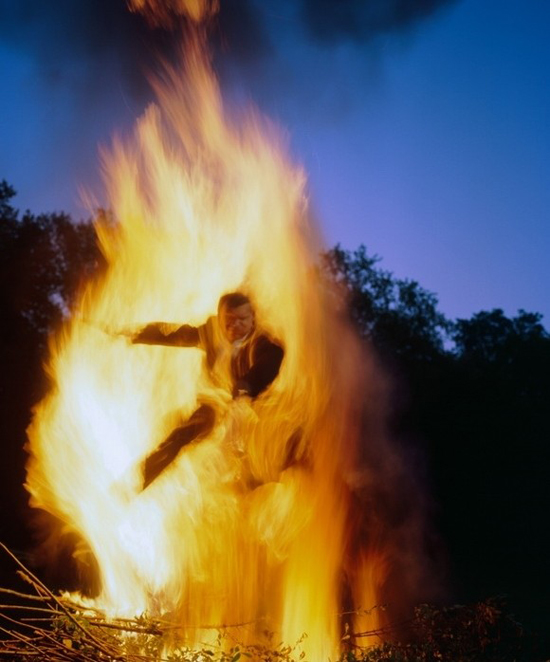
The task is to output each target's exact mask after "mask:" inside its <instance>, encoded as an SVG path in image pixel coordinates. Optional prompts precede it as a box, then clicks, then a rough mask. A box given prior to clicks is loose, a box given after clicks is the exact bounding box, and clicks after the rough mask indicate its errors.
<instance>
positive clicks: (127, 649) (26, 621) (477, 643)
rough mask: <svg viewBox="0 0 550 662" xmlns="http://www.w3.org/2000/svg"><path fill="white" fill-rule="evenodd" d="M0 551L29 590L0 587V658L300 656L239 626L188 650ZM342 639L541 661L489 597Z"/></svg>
mask: <svg viewBox="0 0 550 662" xmlns="http://www.w3.org/2000/svg"><path fill="white" fill-rule="evenodd" d="M0 548H1V549H2V550H3V551H4V552H5V553H6V554H7V555H8V556H9V557H11V559H12V560H13V562H14V563H15V564H16V565H17V575H18V576H19V579H20V581H21V582H22V583H24V584H25V585H26V586H27V587H30V590H31V591H32V592H28V593H26V592H23V591H16V590H13V589H7V588H0V596H1V598H0V602H1V603H2V604H0V662H2V661H3V660H6V661H8V660H9V662H46V661H47V662H115V661H117V660H120V661H121V662H122V661H124V662H237V661H238V660H239V659H241V658H245V659H246V658H248V659H249V660H253V661H254V662H256V661H259V662H298V661H299V660H302V659H304V654H303V653H301V654H299V653H298V650H299V644H300V641H298V642H296V644H295V645H294V646H287V645H283V644H278V645H277V643H276V642H273V645H272V646H269V647H264V646H256V645H255V646H246V645H243V644H241V643H239V641H238V630H239V626H238V625H233V626H219V629H218V638H217V641H216V643H215V645H212V644H209V645H207V646H206V645H205V647H204V648H202V649H200V650H197V649H190V648H188V647H186V646H185V645H184V644H183V643H182V642H181V641H180V642H178V627H177V626H176V625H175V624H173V623H170V622H169V621H164V620H162V619H153V618H150V617H148V616H147V615H146V614H144V615H141V616H138V617H136V618H134V619H113V618H106V617H105V615H103V614H102V613H101V612H100V611H98V610H97V609H94V608H92V607H90V606H86V605H85V604H83V603H79V602H76V601H75V600H74V599H73V598H72V597H71V596H67V595H65V596H62V595H54V593H52V591H50V590H49V589H48V588H47V587H46V586H45V584H44V583H43V582H42V581H41V580H40V579H39V578H38V577H36V575H34V574H33V573H32V572H31V571H30V570H29V569H28V568H26V567H25V566H24V565H23V563H21V561H19V560H18V559H17V558H16V557H15V556H14V555H13V554H12V553H11V552H10V551H9V550H8V549H7V548H6V547H5V546H4V545H2V544H1V543H0ZM380 608H382V607H380ZM345 616H346V615H344V616H343V620H344V622H345ZM208 627H209V629H211V628H212V626H208ZM205 628H206V626H205ZM397 631H399V632H401V633H403V632H407V633H408V641H407V643H399V642H396V641H392V642H390V641H388V640H391V639H394V638H395V634H396V632H397ZM305 636H306V635H304V637H305ZM367 642H368V643H367ZM373 642H377V643H373ZM341 643H342V654H341V657H340V662H382V661H387V662H435V661H436V660H446V661H449V662H453V661H455V660H456V661H457V662H458V661H460V662H508V661H509V660H516V661H517V662H532V661H535V660H543V659H545V658H544V657H543V653H542V651H541V650H538V651H537V646H536V641H534V640H533V638H531V637H528V636H527V635H525V634H524V632H523V631H522V628H521V626H520V625H519V624H518V623H516V622H515V621H514V619H513V618H512V617H511V616H510V615H509V614H508V613H507V612H506V610H505V609H504V608H503V605H502V603H501V601H499V600H494V599H490V600H486V601H484V602H481V603H477V604H474V605H468V606H462V605H455V606H452V607H443V608H440V607H433V606H430V605H420V606H419V607H417V608H416V610H415V612H414V615H413V617H412V618H411V619H410V620H408V621H406V622H405V623H400V624H396V625H395V626H394V627H388V628H385V629H384V630H383V631H382V630H381V631H379V632H362V633H352V632H351V631H350V629H349V627H348V626H345V631H344V635H343V637H342V642H341ZM312 662H320V661H312Z"/></svg>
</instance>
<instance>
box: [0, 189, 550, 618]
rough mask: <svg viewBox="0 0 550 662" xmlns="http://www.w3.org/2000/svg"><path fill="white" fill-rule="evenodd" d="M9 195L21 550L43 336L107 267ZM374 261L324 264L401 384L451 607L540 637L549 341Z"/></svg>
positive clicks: (12, 511)
mask: <svg viewBox="0 0 550 662" xmlns="http://www.w3.org/2000/svg"><path fill="white" fill-rule="evenodd" d="M13 196H14V190H13V188H12V187H11V186H9V185H8V184H7V183H6V182H5V181H4V182H0V277H1V278H2V289H1V292H0V305H1V310H2V318H1V323H0V358H1V360H2V366H3V371H2V374H1V376H0V415H1V419H0V436H1V439H2V443H3V448H2V460H3V461H2V463H1V464H0V499H1V503H2V506H3V507H2V515H1V518H0V539H1V540H3V541H5V542H7V543H8V544H9V545H10V546H11V547H12V548H15V549H25V548H26V547H28V546H29V545H30V541H29V535H28V533H26V531H25V528H24V526H22V522H24V521H25V517H24V515H23V513H24V511H25V508H26V496H25V492H24V489H23V487H22V485H23V482H24V464H25V455H24V450H23V447H24V444H25V429H26V427H27V425H28V423H29V420H30V412H31V408H32V405H33V403H34V402H36V401H37V399H38V398H39V397H40V396H41V394H42V393H43V392H44V388H45V386H46V384H45V378H44V376H43V374H44V371H43V369H42V364H43V361H44V359H45V358H46V352H47V340H48V336H49V334H50V333H51V332H52V330H54V329H55V328H57V327H58V326H59V325H60V324H61V323H62V321H63V319H64V317H65V316H66V315H67V314H68V313H69V311H70V308H71V305H72V303H73V301H74V300H75V296H76V294H77V292H78V290H79V287H80V284H81V283H82V280H83V279H85V278H87V277H88V276H89V275H90V274H91V273H93V272H95V271H96V270H98V269H101V267H102V258H101V256H100V254H99V250H98V248H97V246H96V241H95V234H94V230H93V227H92V225H91V224H90V223H82V224H75V223H73V222H72V221H71V219H70V218H69V217H68V216H67V215H65V214H41V215H39V216H34V215H31V214H29V213H26V214H24V215H23V216H22V217H20V215H19V212H18V211H17V210H16V209H15V208H14V207H13V206H12V204H11V201H12V198H13ZM378 263H379V259H378V258H377V257H371V256H369V255H368V253H367V251H366V249H365V247H363V246H361V247H360V248H359V249H357V250H356V251H354V252H349V251H345V250H343V249H341V248H340V247H339V246H337V247H336V248H334V249H333V250H332V251H330V252H329V253H328V254H327V255H326V256H325V268H326V272H327V273H328V275H329V277H330V278H331V279H332V280H333V281H334V282H336V283H337V284H339V286H340V289H339V291H340V292H342V293H343V295H344V299H345V300H346V302H347V306H348V309H349V311H350V315H351V317H352V319H353V321H354V323H355V324H356V325H357V328H358V330H359V333H360V334H361V335H362V336H363V337H364V338H365V339H366V342H368V343H369V344H370V345H372V346H373V347H374V348H375V350H376V352H377V353H378V354H379V356H380V359H381V361H382V363H383V364H384V365H385V366H386V369H387V370H388V372H390V373H391V374H392V376H393V377H394V383H395V387H394V398H393V410H392V412H391V413H390V419H391V420H390V421H389V424H390V426H391V428H392V431H393V433H394V434H395V435H396V437H397V439H398V440H399V441H400V442H401V443H403V444H408V445H410V446H412V447H413V448H414V449H415V456H417V455H418V452H423V453H421V454H423V456H424V457H425V458H426V476H427V477H428V478H429V481H430V482H431V491H432V496H433V501H434V503H435V508H436V520H437V521H436V528H437V529H438V530H439V531H440V532H441V533H442V535H443V537H444V539H445V541H446V544H447V547H448V549H449V555H450V558H451V565H452V576H453V577H454V578H455V582H456V597H457V598H458V599H460V600H463V601H468V602H473V601H478V600H480V599H484V598H485V597H486V596H488V595H497V594H503V593H504V594H508V596H509V604H510V606H511V608H512V609H513V610H517V612H518V613H517V615H518V617H519V618H520V620H525V621H527V623H528V624H529V625H531V626H532V627H533V628H535V629H536V628H537V627H538V628H540V629H541V630H542V628H544V626H545V624H546V621H547V614H548V607H547V604H548V597H549V596H548V595H547V594H546V584H545V581H544V578H545V576H546V572H547V551H546V550H547V549H548V544H549V542H550V541H549V539H548V526H547V524H546V520H547V516H546V513H547V512H548V510H549V507H550V502H549V495H548V490H547V489H546V487H545V486H546V483H547V479H546V475H545V474H546V467H547V465H548V463H549V461H550V457H549V445H548V439H550V417H549V416H548V413H547V406H548V403H549V402H550V336H549V334H548V332H547V331H546V330H545V328H544V326H543V324H542V320H541V316H540V315H538V314H536V313H528V312H525V311H519V312H518V315H517V316H516V317H514V318H511V319H510V318H508V317H506V316H505V315H504V313H503V312H502V311H501V310H493V311H483V312H480V313H477V314H476V315H474V316H473V317H472V318H471V319H469V320H457V321H456V322H451V321H449V320H448V319H446V318H445V316H444V315H443V314H442V313H441V312H440V311H439V310H438V302H437V298H436V297H435V295H434V294H432V293H430V292H427V291H426V290H424V289H423V288H422V287H421V286H420V285H419V284H418V283H416V282H414V281H411V280H402V279H398V278H395V277H394V276H393V275H392V274H391V273H390V272H388V271H385V270H383V269H380V268H379V266H378ZM417 451H418V452H417ZM2 579H4V578H2V577H0V580H2Z"/></svg>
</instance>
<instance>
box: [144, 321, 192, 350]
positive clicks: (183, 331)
mask: <svg viewBox="0 0 550 662" xmlns="http://www.w3.org/2000/svg"><path fill="white" fill-rule="evenodd" d="M131 340H132V342H133V343H135V344H145V345H172V346H176V347H198V346H199V345H200V334H199V329H198V328H197V327H196V326H190V325H189V324H183V325H182V326H178V325H176V324H165V323H164V322H153V323H151V324H147V325H146V326H144V327H143V328H142V329H140V330H139V331H138V332H137V333H135V334H134V335H133V336H132V337H131Z"/></svg>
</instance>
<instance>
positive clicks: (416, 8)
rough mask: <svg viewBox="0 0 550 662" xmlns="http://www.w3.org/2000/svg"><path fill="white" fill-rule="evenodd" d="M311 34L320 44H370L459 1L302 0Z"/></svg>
mask: <svg viewBox="0 0 550 662" xmlns="http://www.w3.org/2000/svg"><path fill="white" fill-rule="evenodd" d="M302 2H303V18H304V21H305V23H306V26H307V28H308V31H309V33H310V35H311V37H313V38H314V39H316V40H318V41H320V42H326V43H335V42H338V41H341V40H353V41H356V42H368V41H369V40H371V39H372V38H373V37H376V36H378V35H381V34H388V33H391V32H398V31H402V30H405V29H409V28H412V27H414V26H415V25H417V24H418V23H419V21H420V20H421V19H424V18H427V17H429V16H431V15H432V14H434V13H435V12H436V11H438V10H439V9H441V8H442V7H444V6H445V5H450V4H453V3H455V2H457V0H302Z"/></svg>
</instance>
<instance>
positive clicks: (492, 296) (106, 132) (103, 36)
mask: <svg viewBox="0 0 550 662" xmlns="http://www.w3.org/2000/svg"><path fill="white" fill-rule="evenodd" d="M221 5H222V10H221V15H220V17H219V21H218V28H217V30H216V33H215V43H217V44H218V46H217V50H216V53H217V55H216V59H215V63H216V67H217V69H218V70H219V72H220V76H221V78H222V81H223V85H224V89H225V90H226V94H227V97H228V99H231V100H232V101H233V102H234V101H235V100H237V99H239V100H241V99H242V100H245V101H246V103H248V102H249V101H252V102H254V103H255V104H256V105H258V106H259V108H260V109H261V110H262V112H264V113H265V114H267V115H268V116H270V117H271V118H272V119H273V120H275V121H276V122H277V123H278V124H279V125H280V126H282V127H283V128H284V129H285V130H286V131H287V132H288V135H289V140H290V144H291V148H292V153H293V155H294V157H295V159H296V160H297V161H300V162H303V163H304V165H305V168H306V170H307V172H308V174H309V179H310V189H311V201H312V206H313V208H314V210H315V213H316V216H317V218H318V220H319V223H320V225H321V227H322V229H323V232H324V235H325V239H326V244H327V246H329V247H330V246H333V245H334V244H336V243H337V242H339V243H340V244H341V245H342V246H343V247H344V248H349V249H355V248H357V247H358V246H359V245H360V244H365V245H366V246H367V249H368V251H369V253H371V254H374V253H376V254H378V255H379V256H380V257H381V258H382V261H381V263H380V266H381V267H383V268H385V269H388V270H389V271H392V272H393V273H394V274H395V275H396V276H399V277H402V278H405V277H406V278H412V279H414V280H417V281H418V282H419V283H420V284H421V285H422V286H423V287H424V288H426V289H428V290H430V291H432V292H434V293H435V294H436V295H437V296H438V298H439V301H440V307H441V310H442V311H443V312H444V313H445V314H446V315H447V316H448V317H450V318H456V317H469V316H471V315H472V314H473V313H475V312H478V311H479V310H491V309H493V308H503V309H504V311H505V313H506V314H507V315H509V316H513V315H515V314H516V313H517V310H518V309H519V308H523V309H526V310H528V311H530V312H540V313H543V314H544V323H545V326H546V327H547V328H549V327H550V296H549V295H548V293H547V290H548V287H549V285H550V260H549V253H550V2H549V0H524V1H523V2H518V0H410V1H409V2H405V3H404V2H400V1H398V0H370V1H367V0H355V1H354V0H341V1H340V2H337V1H336V0H229V1H228V2H225V3H224V0H221ZM220 41H221V42H222V43H223V48H220V47H219V43H220ZM172 45H173V44H172V42H171V40H170V39H169V38H168V37H167V36H166V35H163V34H160V33H158V32H157V33H155V34H153V33H151V31H150V30H149V29H148V28H147V26H146V25H145V24H144V23H143V21H142V20H141V18H140V17H137V16H135V15H131V14H130V13H129V12H128V11H127V10H126V8H125V3H124V0H78V1H75V0H54V1H53V2H49V3H47V2H42V1H39V0H0V77H1V82H2V102H1V104H0V126H1V130H0V179H6V180H7V181H8V182H9V183H10V184H11V185H12V186H14V188H15V189H16V190H17V192H18V195H17V197H16V199H15V205H16V206H17V207H19V208H20V209H22V210H24V209H27V208H28V209H30V210H31V211H32V212H35V213H39V212H50V211H61V210H63V211H67V212H69V213H71V214H72V215H73V217H74V218H81V217H87V216H88V213H87V211H86V210H85V209H84V208H82V206H80V205H79V189H80V187H81V186H84V187H91V188H96V187H97V186H98V173H99V160H98V145H100V144H109V142H110V139H111V136H112V135H113V134H114V133H115V132H118V133H127V132H129V130H130V129H131V127H132V125H133V123H134V121H135V119H136V118H137V117H138V116H139V114H140V113H141V112H142V111H143V109H144V107H145V105H146V104H147V102H148V101H149V100H150V93H149V88H148V84H147V80H146V77H145V76H144V69H149V70H151V69H153V68H154V66H155V65H154V61H155V60H154V58H153V56H152V55H151V52H152V51H153V50H155V51H160V52H162V53H163V54H164V55H166V54H167V53H168V52H169V49H170V47H171V46H172Z"/></svg>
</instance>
